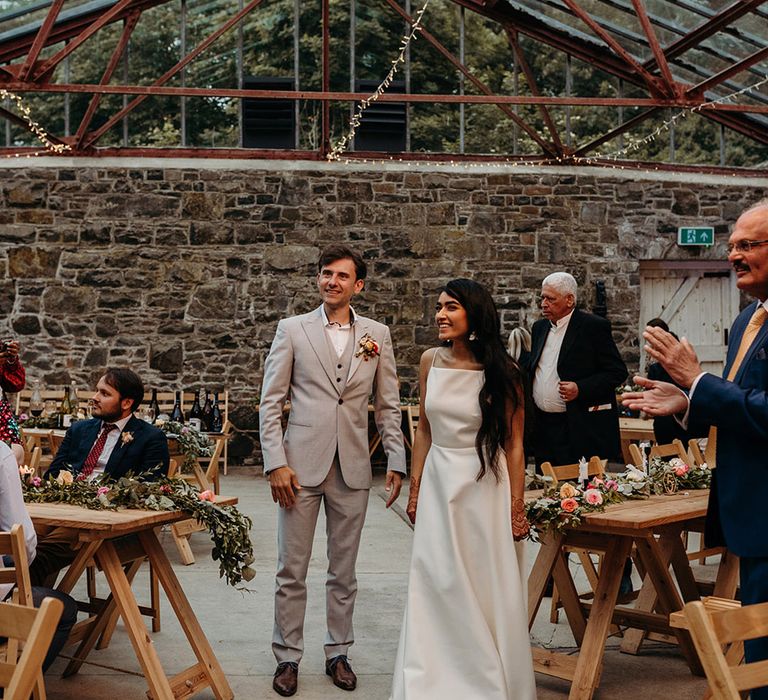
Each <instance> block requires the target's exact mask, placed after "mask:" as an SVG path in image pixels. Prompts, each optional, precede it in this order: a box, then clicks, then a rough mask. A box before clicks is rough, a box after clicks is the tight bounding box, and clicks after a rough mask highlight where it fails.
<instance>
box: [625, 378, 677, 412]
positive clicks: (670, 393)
mask: <svg viewBox="0 0 768 700" xmlns="http://www.w3.org/2000/svg"><path fill="white" fill-rule="evenodd" d="M632 381H633V382H634V383H635V384H637V385H638V386H640V387H642V388H643V389H645V391H635V392H627V393H624V394H622V395H621V403H622V404H623V405H624V406H627V407H628V408H631V409H632V410H633V411H643V412H644V413H647V414H648V415H649V416H671V415H674V414H677V413H685V411H687V410H688V397H687V396H686V395H685V394H684V393H683V391H682V390H680V389H679V388H678V387H676V386H675V385H674V384H670V383H669V382H660V381H656V380H653V379H647V378H646V377H639V376H638V377H633V378H632Z"/></svg>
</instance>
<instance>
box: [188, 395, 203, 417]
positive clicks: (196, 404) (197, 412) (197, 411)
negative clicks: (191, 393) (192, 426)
mask: <svg viewBox="0 0 768 700" xmlns="http://www.w3.org/2000/svg"><path fill="white" fill-rule="evenodd" d="M202 417H203V409H202V408H200V398H199V395H198V392H195V398H194V400H193V401H192V408H190V409H189V419H190V420H192V419H193V418H197V419H202Z"/></svg>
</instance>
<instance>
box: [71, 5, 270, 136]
mask: <svg viewBox="0 0 768 700" xmlns="http://www.w3.org/2000/svg"><path fill="white" fill-rule="evenodd" d="M260 3H261V0H251V2H249V3H248V4H247V5H246V6H245V7H243V9H242V10H240V11H239V12H237V13H236V14H235V15H233V16H232V17H231V18H230V19H228V20H227V21H226V22H225V23H224V24H222V25H221V27H219V28H218V29H217V30H216V31H215V32H213V34H211V35H210V36H208V37H206V38H205V39H203V41H201V42H200V43H199V44H198V45H197V46H196V47H195V48H194V49H192V51H190V52H189V53H188V54H187V55H186V56H185V57H184V58H182V59H181V61H179V62H178V63H177V64H176V65H175V66H173V67H172V68H171V69H170V70H168V71H166V72H165V73H163V75H162V76H160V77H159V78H158V79H157V80H156V81H155V82H154V83H153V84H152V85H153V86H154V87H158V86H160V85H163V84H164V83H166V82H168V81H169V80H170V79H171V78H172V77H173V76H174V75H176V73H178V72H179V71H181V70H182V69H183V68H184V67H185V66H186V65H187V64H188V63H190V62H191V61H193V60H194V59H195V58H196V57H197V56H198V55H199V54H201V53H202V52H203V51H205V50H206V49H207V48H208V47H209V46H210V45H211V44H213V43H214V42H215V41H216V40H217V39H218V38H219V37H220V36H221V35H222V34H224V33H226V32H227V31H229V30H230V29H231V28H232V27H234V26H235V25H236V24H237V23H238V22H239V21H240V20H241V19H242V18H243V17H245V16H246V15H247V14H248V13H249V12H251V10H253V9H254V8H255V7H257V6H258V5H259V4H260ZM145 99H147V95H139V96H138V97H135V98H134V99H133V100H132V101H131V102H129V103H128V104H127V105H126V106H125V107H123V109H121V110H120V111H119V112H118V113H117V114H115V115H113V116H112V117H110V118H109V119H108V120H107V121H106V122H105V123H104V124H103V125H102V126H101V127H99V128H98V129H96V131H94V132H92V133H91V134H90V135H89V137H88V139H87V140H86V142H85V144H84V145H85V146H86V147H88V146H93V145H94V144H95V143H96V141H98V140H99V139H100V138H101V137H102V136H103V135H104V134H105V133H106V132H107V131H109V130H110V129H111V128H112V127H113V126H114V125H115V124H117V122H119V121H120V120H121V119H122V118H123V117H124V116H125V115H126V114H128V113H130V112H131V111H133V110H134V109H135V108H136V107H138V106H139V105H140V104H141V103H142V102H144V100H145Z"/></svg>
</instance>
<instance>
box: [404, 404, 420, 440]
mask: <svg viewBox="0 0 768 700" xmlns="http://www.w3.org/2000/svg"><path fill="white" fill-rule="evenodd" d="M407 413H408V436H409V437H410V439H411V445H413V441H414V440H415V439H416V429H417V428H418V427H419V405H418V404H416V405H415V406H408V411H407Z"/></svg>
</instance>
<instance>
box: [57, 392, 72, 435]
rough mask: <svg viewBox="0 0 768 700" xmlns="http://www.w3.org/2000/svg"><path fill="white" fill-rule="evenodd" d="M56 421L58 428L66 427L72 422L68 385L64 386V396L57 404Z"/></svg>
mask: <svg viewBox="0 0 768 700" xmlns="http://www.w3.org/2000/svg"><path fill="white" fill-rule="evenodd" d="M58 423H59V427H60V428H68V427H69V426H70V423H72V410H71V408H70V405H69V387H68V386H65V387H64V398H63V399H62V400H61V405H60V406H59V418H58Z"/></svg>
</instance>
